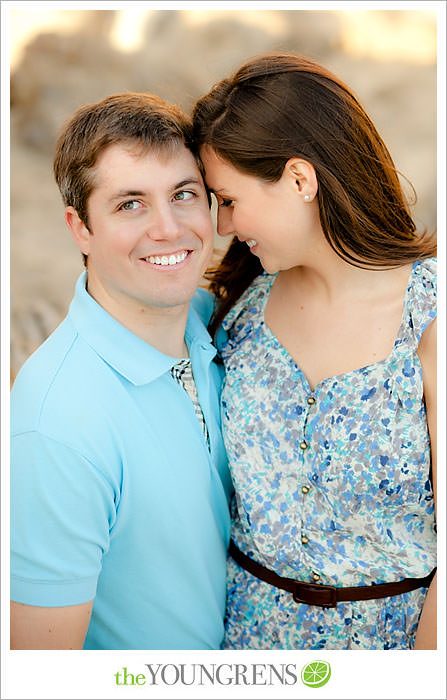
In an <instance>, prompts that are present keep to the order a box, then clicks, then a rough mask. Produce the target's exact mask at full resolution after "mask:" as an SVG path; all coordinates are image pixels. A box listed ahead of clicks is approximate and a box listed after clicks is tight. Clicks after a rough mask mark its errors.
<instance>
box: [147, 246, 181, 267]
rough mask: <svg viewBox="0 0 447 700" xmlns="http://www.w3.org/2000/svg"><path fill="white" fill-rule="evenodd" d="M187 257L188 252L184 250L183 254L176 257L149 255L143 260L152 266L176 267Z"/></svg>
mask: <svg viewBox="0 0 447 700" xmlns="http://www.w3.org/2000/svg"><path fill="white" fill-rule="evenodd" d="M187 255H188V251H187V250H184V251H183V253H178V254H177V255H162V256H161V257H160V256H159V255H150V256H148V257H147V258H145V260H146V262H150V263H152V264H153V265H177V264H178V263H181V262H182V261H183V260H184V259H185V258H186V256H187Z"/></svg>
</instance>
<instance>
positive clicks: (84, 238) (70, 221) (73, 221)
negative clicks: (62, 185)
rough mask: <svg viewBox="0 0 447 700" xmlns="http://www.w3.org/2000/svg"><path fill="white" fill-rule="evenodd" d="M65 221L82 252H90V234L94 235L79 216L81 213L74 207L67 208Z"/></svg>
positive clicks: (85, 253)
mask: <svg viewBox="0 0 447 700" xmlns="http://www.w3.org/2000/svg"><path fill="white" fill-rule="evenodd" d="M65 223H66V224H67V226H68V228H69V229H70V231H71V235H72V236H73V239H74V242H75V243H76V245H77V246H78V248H79V250H80V251H81V253H84V255H88V254H89V248H90V236H91V235H92V234H91V233H90V231H89V230H88V228H87V226H86V225H85V224H84V222H83V221H81V219H80V218H79V214H78V212H77V211H76V209H75V208H74V207H67V208H66V209H65Z"/></svg>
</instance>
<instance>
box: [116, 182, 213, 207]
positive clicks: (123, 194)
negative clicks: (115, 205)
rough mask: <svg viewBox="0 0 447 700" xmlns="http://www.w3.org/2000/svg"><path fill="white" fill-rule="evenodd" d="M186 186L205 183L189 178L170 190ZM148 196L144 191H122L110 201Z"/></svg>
mask: <svg viewBox="0 0 447 700" xmlns="http://www.w3.org/2000/svg"><path fill="white" fill-rule="evenodd" d="M186 185H203V182H202V180H199V179H198V178H197V177H188V178H185V179H184V180H181V181H180V182H177V183H176V184H175V185H173V186H172V187H171V188H170V189H171V190H172V191H174V190H179V189H180V188H181V187H185V186H186ZM147 194H148V193H147V192H143V191H142V190H120V191H119V192H117V193H116V194H114V195H112V197H110V201H111V202H113V201H114V200H115V199H122V198H123V197H145V196H146V195H147Z"/></svg>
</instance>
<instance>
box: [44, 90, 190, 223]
mask: <svg viewBox="0 0 447 700" xmlns="http://www.w3.org/2000/svg"><path fill="white" fill-rule="evenodd" d="M121 142H124V143H126V142H127V143H129V144H131V143H136V144H140V145H141V146H142V148H143V149H152V148H153V149H156V150H163V149H169V148H175V147H176V146H178V145H179V144H183V145H184V146H186V148H188V149H189V150H190V151H192V152H194V150H193V140H192V125H191V121H190V119H189V117H188V116H187V115H186V114H184V112H183V111H182V110H181V109H180V108H179V107H177V106H176V105H170V104H168V103H167V102H165V101H164V100H162V99H161V98H159V97H157V96H155V95H150V94H146V93H135V92H129V93H124V94H119V95H110V96H109V97H106V98H105V99H104V100H101V101H100V102H96V103H94V104H87V105H84V106H82V107H80V108H79V109H78V110H77V111H76V112H75V113H74V114H73V116H72V117H71V118H70V119H69V120H68V122H67V123H66V124H65V126H64V128H63V129H62V132H61V134H60V136H59V139H58V141H57V145H56V153H55V156H54V163H53V168H54V176H55V178H56V182H57V184H58V187H59V190H60V192H61V195H62V199H63V201H64V204H65V206H66V207H68V206H72V207H74V208H75V209H76V211H77V213H78V215H79V218H80V219H81V221H82V222H83V223H84V224H85V226H87V228H88V212H87V202H88V198H89V196H90V195H91V193H92V191H93V189H94V186H95V183H94V167H95V164H96V162H97V160H98V158H99V156H100V155H101V153H102V152H103V151H104V150H105V149H106V148H107V147H108V146H111V145H113V144H117V143H121Z"/></svg>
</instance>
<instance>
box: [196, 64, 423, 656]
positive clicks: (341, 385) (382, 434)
mask: <svg viewBox="0 0 447 700" xmlns="http://www.w3.org/2000/svg"><path fill="white" fill-rule="evenodd" d="M193 116H194V124H195V135H196V139H197V143H198V145H199V147H200V155H201V158H202V161H203V164H204V168H205V173H206V181H207V184H208V186H209V188H210V190H211V191H212V192H214V194H215V196H216V198H217V202H218V205H219V208H218V232H219V233H220V235H224V236H225V235H228V236H233V237H234V238H233V241H232V243H231V245H230V247H229V249H228V252H227V254H226V255H225V257H224V259H223V260H222V262H221V264H220V266H219V267H218V269H217V270H215V271H214V274H212V275H211V280H212V283H211V289H212V291H213V292H214V293H215V295H216V297H217V300H218V304H217V308H216V312H215V316H214V322H213V324H212V326H211V329H212V331H213V333H216V331H217V330H218V329H220V327H221V326H222V327H223V328H224V329H225V330H226V332H227V334H228V338H227V340H226V341H225V342H224V343H223V344H222V345H221V348H220V350H221V355H222V358H223V361H224V363H225V366H226V382H225V387H224V391H223V396H222V414H223V415H222V419H223V429H224V433H225V440H226V445H227V450H228V455H229V460H230V466H231V470H232V474H233V479H234V483H235V488H236V499H235V502H234V504H233V519H234V522H233V544H232V546H231V549H230V553H231V555H232V556H231V558H230V561H229V573H228V576H229V580H228V611H227V621H226V625H227V633H226V642H225V646H226V648H233V649H267V648H268V649H275V648H277V649H284V648H288V649H292V648H296V649H301V648H307V649H323V648H324V649H391V648H393V649H405V648H413V647H415V648H435V643H436V642H435V621H436V614H435V589H434V587H435V579H434V578H433V576H434V573H435V572H434V567H435V553H436V542H435V520H434V518H435V515H434V500H433V491H434V486H435V480H436V452H435V445H436V442H435V429H436V379H435V367H436V362H435V352H436V320H435V316H436V299H435V294H436V260H435V259H434V257H433V256H434V255H435V252H436V247H435V243H434V242H433V240H432V239H431V238H430V237H429V236H427V235H425V234H424V235H420V234H418V233H416V229H415V225H414V223H413V221H412V219H411V216H410V214H409V211H408V206H407V204H406V202H405V199H404V196H403V193H402V190H401V186H400V183H399V179H398V175H397V172H396V170H395V168H394V165H393V162H392V160H391V157H390V155H389V153H388V151H387V149H386V147H385V145H384V144H383V142H382V140H381V139H380V137H379V135H378V133H377V131H376V129H375V127H374V125H373V124H372V123H371V121H370V119H369V118H368V116H367V115H366V114H365V112H364V110H363V109H362V107H361V106H360V104H359V103H358V101H357V99H356V98H355V97H354V96H353V94H352V93H351V92H350V90H349V89H348V88H347V87H346V86H345V85H344V84H343V83H342V82H341V81H340V80H339V79H338V78H336V77H335V76H334V75H332V74H331V73H330V72H329V71H328V70H326V69H325V68H323V67H321V66H319V65H317V64H315V63H314V62H312V61H310V60H308V59H306V58H303V57H300V56H293V55H267V56H261V57H259V58H255V59H253V60H251V61H249V62H248V63H246V64H245V65H244V66H242V67H241V68H240V69H239V70H238V71H237V72H236V73H235V75H233V76H232V77H231V78H229V79H226V80H223V81H221V82H220V83H219V84H218V85H217V86H215V87H214V88H213V90H212V91H211V92H210V93H209V94H208V95H206V96H205V97H203V98H202V99H201V100H200V101H199V102H198V104H197V105H196V107H195V110H194V115H193ZM297 582H298V583H297ZM421 611H422V614H421Z"/></svg>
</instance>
